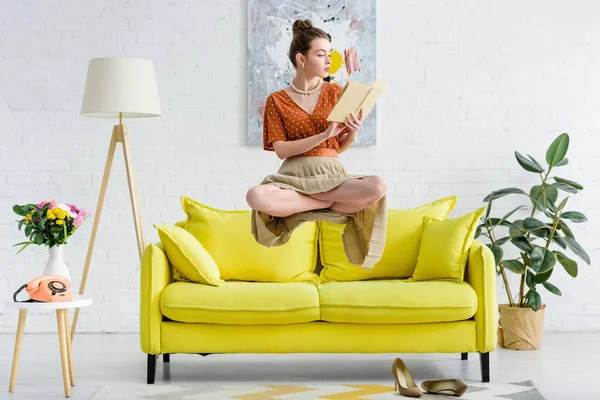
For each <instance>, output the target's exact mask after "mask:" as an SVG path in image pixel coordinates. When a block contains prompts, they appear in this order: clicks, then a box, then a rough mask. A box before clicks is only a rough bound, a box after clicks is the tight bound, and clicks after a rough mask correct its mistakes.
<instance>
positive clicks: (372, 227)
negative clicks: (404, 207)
mask: <svg viewBox="0 0 600 400" xmlns="http://www.w3.org/2000/svg"><path fill="white" fill-rule="evenodd" d="M367 176H371V175H351V174H348V173H347V172H346V170H345V168H344V166H343V165H342V163H341V162H340V160H339V158H337V157H304V156H295V157H290V158H286V159H285V160H284V161H283V163H282V164H281V167H280V168H279V170H278V171H277V173H275V174H271V175H268V176H267V177H265V178H264V179H263V181H262V182H261V185H266V184H272V185H275V186H278V187H280V188H282V189H289V190H295V191H296V192H298V193H301V194H314V193H322V192H327V191H329V190H332V189H335V188H336V187H338V186H340V185H341V184H342V183H344V182H347V181H349V180H351V179H360V178H364V177H367ZM305 221H328V222H333V223H337V224H345V225H346V227H345V228H344V233H343V234H342V241H343V243H344V250H345V253H346V257H347V258H348V261H350V263H352V264H354V265H356V266H359V267H362V268H366V269H371V268H373V266H374V265H375V264H376V263H377V262H378V261H379V259H380V258H381V255H382V254H383V248H384V245H385V235H386V229H387V206H386V197H385V196H384V197H383V198H381V199H380V200H379V201H378V202H376V203H374V204H372V205H370V206H369V207H367V208H365V209H364V210H361V211H359V212H357V213H354V214H346V213H340V212H336V211H332V210H330V209H319V210H310V211H305V212H301V213H297V214H293V215H290V216H287V217H273V216H271V215H268V214H266V213H263V212H261V211H257V210H252V226H251V229H252V234H253V235H254V238H255V239H256V241H257V242H258V243H260V244H262V245H264V246H267V247H273V246H280V245H282V244H285V243H287V241H288V240H289V239H290V237H291V235H292V232H293V231H294V229H296V228H297V227H298V226H300V225H301V224H302V223H304V222H305Z"/></svg>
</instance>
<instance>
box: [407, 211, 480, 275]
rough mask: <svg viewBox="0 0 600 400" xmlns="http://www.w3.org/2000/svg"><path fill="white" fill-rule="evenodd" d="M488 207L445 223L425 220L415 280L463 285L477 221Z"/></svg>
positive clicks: (430, 219) (444, 221) (426, 218)
mask: <svg viewBox="0 0 600 400" xmlns="http://www.w3.org/2000/svg"><path fill="white" fill-rule="evenodd" d="M485 209H486V207H480V208H479V209H477V210H475V211H473V212H471V213H468V214H466V215H463V216H461V217H456V218H450V219H445V220H443V221H438V220H434V219H432V218H429V217H424V222H425V227H424V228H423V235H421V244H420V246H419V257H418V259H417V265H416V267H415V270H414V272H413V275H412V279H413V280H415V281H426V280H434V279H435V280H439V279H444V280H450V281H454V282H461V281H462V280H463V278H464V275H465V267H466V266H467V257H468V256H469V249H470V248H471V244H472V243H473V239H474V236H475V230H476V229H477V221H478V220H479V217H481V215H482V214H483V212H484V211H485Z"/></svg>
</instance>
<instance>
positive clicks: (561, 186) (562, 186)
mask: <svg viewBox="0 0 600 400" xmlns="http://www.w3.org/2000/svg"><path fill="white" fill-rule="evenodd" d="M551 185H552V186H554V187H555V188H558V189H560V190H562V191H565V192H567V193H573V194H577V193H579V191H578V190H577V189H575V188H574V187H573V186H571V185H567V184H566V183H561V182H556V183H552V184H551Z"/></svg>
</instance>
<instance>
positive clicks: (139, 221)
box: [121, 126, 146, 262]
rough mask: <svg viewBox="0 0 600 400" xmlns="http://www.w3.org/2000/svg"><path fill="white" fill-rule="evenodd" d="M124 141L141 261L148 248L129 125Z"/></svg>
mask: <svg viewBox="0 0 600 400" xmlns="http://www.w3.org/2000/svg"><path fill="white" fill-rule="evenodd" d="M121 139H122V142H123V157H124V158H125V168H126V169H127V183H128V185H129V196H130V198H131V211H132V212H133V223H134V225H135V236H136V238H137V245H138V251H139V254H140V262H141V260H142V255H143V254H144V249H145V248H146V238H145V236H144V228H143V226H142V218H141V216H140V205H139V202H138V197H137V185H136V184H135V176H134V175H133V165H132V162H131V147H130V145H129V135H128V134H127V127H126V126H122V137H121Z"/></svg>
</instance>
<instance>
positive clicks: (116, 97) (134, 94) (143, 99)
mask: <svg viewBox="0 0 600 400" xmlns="http://www.w3.org/2000/svg"><path fill="white" fill-rule="evenodd" d="M119 113H123V117H124V118H145V117H157V116H160V115H161V110H160V100H159V98H158V89H157V86H156V76H155V74H154V64H153V63H152V61H150V60H145V59H142V58H128V57H121V58H119V57H116V58H95V59H93V60H90V63H89V66H88V71H87V78H86V82H85V91H84V94H83V103H82V105H81V115H85V116H88V117H98V118H119Z"/></svg>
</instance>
